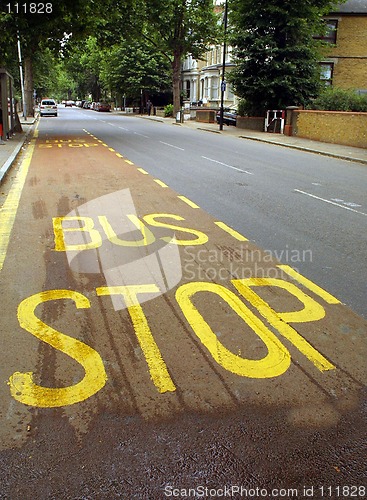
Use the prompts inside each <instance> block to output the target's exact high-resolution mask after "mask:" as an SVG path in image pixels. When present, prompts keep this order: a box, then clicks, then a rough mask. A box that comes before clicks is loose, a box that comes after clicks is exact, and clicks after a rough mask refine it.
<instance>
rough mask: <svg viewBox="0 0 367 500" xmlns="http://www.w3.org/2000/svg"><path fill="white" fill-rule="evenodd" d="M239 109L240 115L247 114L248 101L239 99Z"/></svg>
mask: <svg viewBox="0 0 367 500" xmlns="http://www.w3.org/2000/svg"><path fill="white" fill-rule="evenodd" d="M237 111H238V114H239V115H240V116H246V115H247V107H246V101H245V100H244V99H240V100H239V101H238V106H237Z"/></svg>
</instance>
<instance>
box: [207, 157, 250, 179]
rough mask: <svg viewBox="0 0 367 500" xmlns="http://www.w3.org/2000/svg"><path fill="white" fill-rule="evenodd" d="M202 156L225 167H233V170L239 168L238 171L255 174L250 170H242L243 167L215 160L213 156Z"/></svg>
mask: <svg viewBox="0 0 367 500" xmlns="http://www.w3.org/2000/svg"><path fill="white" fill-rule="evenodd" d="M202 158H204V160H209V161H212V162H213V163H219V165H223V167H227V168H232V169H233V170H237V172H243V173H244V174H248V175H254V173H253V172H249V171H248V170H242V169H241V168H237V167H233V166H232V165H227V163H223V162H221V161H218V160H213V158H208V157H207V156H202Z"/></svg>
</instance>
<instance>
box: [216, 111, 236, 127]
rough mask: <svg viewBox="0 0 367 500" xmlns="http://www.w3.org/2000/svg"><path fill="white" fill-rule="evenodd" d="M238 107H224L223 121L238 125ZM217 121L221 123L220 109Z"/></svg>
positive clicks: (227, 123) (226, 123)
mask: <svg viewBox="0 0 367 500" xmlns="http://www.w3.org/2000/svg"><path fill="white" fill-rule="evenodd" d="M237 114H238V113H237V109H234V108H224V109H223V123H224V124H225V125H234V126H236V125H237ZM217 123H218V124H219V123H220V110H219V111H217Z"/></svg>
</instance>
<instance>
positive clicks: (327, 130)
mask: <svg viewBox="0 0 367 500" xmlns="http://www.w3.org/2000/svg"><path fill="white" fill-rule="evenodd" d="M292 135H295V136H297V137H304V138H307V139H313V140H316V141H322V142H331V143H334V144H344V145H346V146H354V147H357V148H367V113H347V112H341V111H309V110H297V111H294V112H293V117H292Z"/></svg>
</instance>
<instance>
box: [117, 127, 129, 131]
mask: <svg viewBox="0 0 367 500" xmlns="http://www.w3.org/2000/svg"><path fill="white" fill-rule="evenodd" d="M119 128H120V129H121V130H126V131H127V132H128V131H129V129H128V128H125V127H119Z"/></svg>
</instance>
